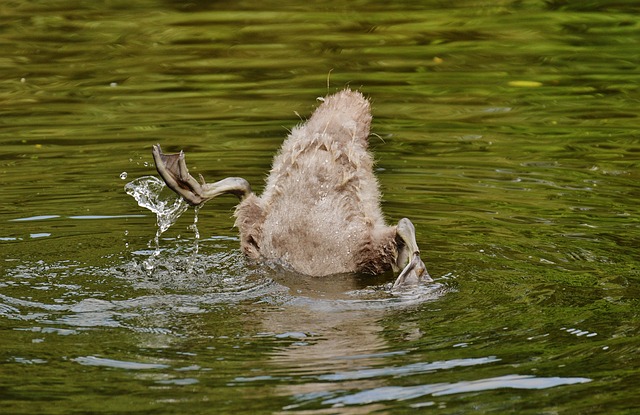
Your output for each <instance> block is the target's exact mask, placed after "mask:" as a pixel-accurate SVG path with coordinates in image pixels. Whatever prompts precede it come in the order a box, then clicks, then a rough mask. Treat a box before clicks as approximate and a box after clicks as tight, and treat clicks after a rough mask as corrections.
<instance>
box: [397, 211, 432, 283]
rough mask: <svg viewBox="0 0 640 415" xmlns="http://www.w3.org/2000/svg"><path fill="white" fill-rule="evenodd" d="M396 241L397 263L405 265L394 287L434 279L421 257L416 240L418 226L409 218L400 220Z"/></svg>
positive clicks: (400, 265) (399, 265)
mask: <svg viewBox="0 0 640 415" xmlns="http://www.w3.org/2000/svg"><path fill="white" fill-rule="evenodd" d="M396 241H397V243H398V259H397V260H396V264H395V265H396V266H397V267H398V268H400V267H402V266H404V269H403V270H402V272H401V273H400V275H398V278H397V279H396V282H394V283H393V288H394V289H396V288H403V287H411V286H416V285H418V284H420V283H422V282H429V281H432V280H431V276H430V275H429V273H428V272H427V267H426V266H425V265H424V262H422V259H421V258H420V248H418V243H417V242H416V228H415V227H414V226H413V223H411V221H410V220H409V219H407V218H402V219H400V221H398V225H397V227H396ZM405 264H406V265H405Z"/></svg>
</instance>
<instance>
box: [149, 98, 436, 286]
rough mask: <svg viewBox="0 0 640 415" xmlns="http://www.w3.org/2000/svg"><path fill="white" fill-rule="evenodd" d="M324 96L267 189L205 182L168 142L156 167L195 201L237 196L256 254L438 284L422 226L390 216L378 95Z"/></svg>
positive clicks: (320, 271) (158, 152)
mask: <svg viewBox="0 0 640 415" xmlns="http://www.w3.org/2000/svg"><path fill="white" fill-rule="evenodd" d="M321 101H322V103H321V104H320V106H318V108H317V109H316V110H315V111H314V113H313V114H312V115H311V118H309V119H308V120H307V121H306V122H305V123H303V124H301V125H298V126H297V127H295V128H293V130H292V131H291V133H290V134H289V136H288V137H287V139H286V140H285V141H284V142H283V144H282V147H281V148H280V151H279V153H278V154H277V155H276V156H275V158H274V160H273V164H272V168H271V172H270V174H269V177H268V178H267V180H266V186H265V188H264V191H263V193H262V195H261V196H257V195H256V194H255V193H253V192H252V191H251V186H250V185H249V183H248V182H247V181H246V180H245V179H243V178H240V177H228V178H225V179H222V180H220V181H218V182H215V183H206V182H205V181H204V178H202V176H200V180H201V183H200V182H198V181H197V180H196V179H194V178H193V177H192V176H191V175H190V174H189V170H188V168H187V165H186V161H185V156H184V153H183V152H182V151H181V152H180V153H179V154H164V153H163V152H162V149H161V148H160V145H159V144H156V145H154V146H153V150H152V153H153V158H154V161H155V165H156V169H157V170H158V173H159V174H160V176H161V178H162V179H163V180H164V181H165V183H166V184H167V186H168V187H169V188H170V189H172V190H173V191H175V192H176V193H177V194H178V195H180V196H182V198H184V200H186V201H187V202H188V203H189V204H191V205H194V206H199V205H202V204H204V203H205V202H207V201H208V200H211V199H213V198H215V197H217V196H220V195H223V194H232V195H235V196H237V197H238V198H239V199H240V202H239V204H238V205H237V207H236V210H235V214H234V216H235V218H236V220H235V226H236V227H237V228H238V229H239V231H240V245H241V248H242V251H243V252H244V253H245V254H246V256H248V257H250V258H253V259H258V260H271V261H278V262H281V263H283V264H285V265H287V266H289V267H290V268H292V269H293V270H295V271H297V272H299V273H302V274H307V275H310V276H326V275H330V274H338V273H352V272H362V273H368V274H379V273H383V272H386V271H389V270H393V271H394V272H398V271H400V270H402V271H401V272H400V274H399V276H398V277H397V279H396V281H395V283H394V285H393V287H394V288H400V287H407V286H415V285H418V284H421V283H425V282H429V281H431V277H430V276H429V273H428V272H427V270H426V267H425V264H424V262H423V261H422V259H421V258H420V250H419V248H418V244H417V242H416V236H415V235H416V233H415V228H414V226H413V223H412V222H411V221H410V220H409V219H407V218H403V219H400V221H399V222H398V223H397V224H396V225H394V226H388V225H386V223H385V221H384V218H383V215H382V210H381V208H380V191H379V189H378V181H377V179H376V177H375V176H374V174H373V157H372V155H371V153H370V152H369V150H368V144H369V143H368V137H369V129H370V126H371V118H372V117H371V108H370V104H369V101H368V100H367V99H366V98H365V97H364V96H363V95H362V94H361V93H360V92H358V91H352V90H350V89H344V90H342V91H340V92H338V93H335V94H333V95H330V96H327V97H325V98H324V99H321Z"/></svg>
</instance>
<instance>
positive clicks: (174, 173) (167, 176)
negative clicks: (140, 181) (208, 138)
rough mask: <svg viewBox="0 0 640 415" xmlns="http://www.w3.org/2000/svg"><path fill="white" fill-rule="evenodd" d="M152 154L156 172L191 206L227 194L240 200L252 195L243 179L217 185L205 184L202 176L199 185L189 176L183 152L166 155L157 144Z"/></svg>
mask: <svg viewBox="0 0 640 415" xmlns="http://www.w3.org/2000/svg"><path fill="white" fill-rule="evenodd" d="M152 153H153V160H154V161H155V164H156V170H158V173H159V174H160V177H161V178H162V180H164V182H165V183H166V184H167V186H168V187H169V188H170V189H171V190H173V191H174V192H176V193H177V194H178V195H180V196H182V198H183V199H184V200H186V201H187V203H189V204H190V205H193V206H198V205H201V204H203V203H205V202H206V201H207V200H210V199H213V198H214V197H216V196H219V195H221V194H225V193H230V194H233V195H236V196H237V197H238V198H240V199H243V198H245V197H246V196H247V195H249V194H250V193H251V186H250V185H249V182H247V181H246V180H245V179H243V178H241V177H227V178H226V179H223V180H220V181H218V182H215V183H205V181H204V178H203V177H202V176H200V181H201V183H199V182H198V181H197V180H196V179H194V178H193V176H191V175H190V174H189V169H188V168H187V163H186V161H185V158H184V153H183V152H182V151H181V152H180V153H178V154H164V153H163V152H162V149H161V148H160V144H155V145H154V146H153V150H152Z"/></svg>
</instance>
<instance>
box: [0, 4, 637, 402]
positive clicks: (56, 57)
mask: <svg viewBox="0 0 640 415" xmlns="http://www.w3.org/2000/svg"><path fill="white" fill-rule="evenodd" d="M574 3H575V4H574ZM0 10H1V11H2V13H1V15H2V25H1V29H0V43H1V46H2V51H3V52H2V54H1V55H0V72H1V74H2V77H1V78H0V113H1V116H0V126H1V128H0V144H1V147H0V200H1V203H0V224H1V226H0V252H1V253H0V333H1V336H2V341H0V412H2V413H15V414H34V413H49V414H58V413H60V414H69V413H104V414H108V413H110V414H117V413H154V414H158V413H279V414H329V413H348V414H369V413H385V414H386V413H389V414H391V413H409V412H414V411H416V410H420V411H422V412H425V413H428V412H433V413H442V414H449V413H450V414H454V413H455V414H460V413H470V412H474V413H476V412H477V413H518V414H540V413H562V414H565V413H566V414H574V413H580V414H600V413H602V414H605V413H606V414H611V413H616V414H631V413H634V411H635V410H636V409H634V408H636V406H637V404H638V403H637V392H638V386H637V385H638V384H640V358H639V356H640V353H639V352H640V317H639V313H640V302H639V298H640V272H639V270H638V264H639V263H640V253H639V250H638V246H640V220H639V215H640V186H639V185H638V183H640V182H639V181H640V120H639V118H638V115H639V112H638V106H639V100H640V68H639V64H640V52H639V51H640V23H639V21H638V18H637V16H638V12H640V5H638V3H637V2H619V1H608V0H596V1H587V2H565V1H560V0H558V1H555V0H550V1H546V2H542V1H528V0H525V1H506V0H505V1H482V0H475V1H455V2H442V1H423V2H397V3H393V2H391V3H388V2H387V4H384V5H383V4H379V3H377V2H369V1H359V2H347V3H345V2H325V3H322V4H321V5H320V4H319V5H317V6H316V5H314V4H311V3H309V4H298V3H294V2H291V3H288V2H282V1H279V2H269V1H267V2H243V1H241V2H236V1H234V2H225V1H222V2H204V1H192V2H178V1H168V0H165V1H159V0H147V1H145V0H143V1H137V2H124V1H107V2H94V1H66V0H65V1H55V0H47V1H22V2H9V3H6V2H5V4H3V5H1V6H0ZM345 86H350V87H352V88H356V89H359V90H361V91H363V93H365V94H366V95H367V96H368V97H370V99H371V101H372V103H373V115H374V123H373V127H372V131H373V132H374V135H372V137H371V147H372V150H373V151H374V153H375V158H376V160H377V166H376V171H377V175H378V177H379V180H380V186H381V190H382V192H383V194H384V196H383V198H384V200H383V210H384V211H385V214H386V215H387V217H388V220H389V222H390V223H392V222H396V221H397V220H398V219H400V218H401V217H404V216H406V217H409V218H411V220H412V221H413V223H414V224H415V225H416V228H417V239H418V244H419V245H420V247H421V249H422V252H423V259H424V260H425V263H426V264H427V267H428V269H429V271H430V273H431V275H432V277H434V280H435V283H434V284H433V285H430V286H428V287H421V288H420V289H417V290H414V291H411V292H407V293H403V294H394V293H392V292H390V291H389V289H388V284H389V283H390V282H392V281H393V276H392V275H382V276H379V277H373V278H371V277H369V278H367V277H366V276H362V275H347V276H340V277H329V278H324V279H320V278H308V277H301V276H299V275H295V274H293V273H290V272H286V271H283V270H281V269H276V268H271V267H267V266H261V265H259V264H253V263H251V262H249V261H247V260H246V259H245V258H244V257H243V256H242V254H241V253H240V250H239V240H238V236H237V232H236V230H235V229H233V228H232V224H233V218H232V217H231V216H232V213H233V207H234V204H235V200H234V199H233V198H231V197H229V198H219V199H216V200H215V203H213V202H212V203H209V204H207V205H206V206H205V208H203V209H202V210H200V212H199V214H198V222H197V229H196V228H195V227H194V226H193V224H194V211H193V210H192V209H191V210H189V211H187V212H185V213H184V214H182V216H181V217H180V218H179V219H178V220H177V222H176V223H175V224H174V225H173V226H172V227H171V228H170V229H168V230H167V231H166V232H165V233H163V234H162V235H161V236H160V238H159V240H158V243H157V245H156V242H155V235H156V230H157V226H156V217H155V215H154V214H153V213H151V212H150V211H148V210H146V209H143V208H141V207H139V206H138V205H137V204H136V202H135V201H134V199H133V198H131V197H130V196H129V195H128V194H127V193H126V192H125V189H124V187H125V185H126V184H127V183H130V182H132V181H134V180H137V179H140V178H144V177H147V176H153V175H155V174H156V173H155V168H154V166H153V164H152V158H151V146H152V145H153V144H155V143H157V142H159V143H161V144H162V145H163V148H165V150H167V151H169V152H173V151H178V150H180V149H184V150H185V152H186V153H187V155H188V160H189V164H190V166H191V171H192V172H193V173H195V174H198V173H201V174H203V175H204V176H205V177H206V178H208V179H209V180H213V179H219V178H222V177H226V176H242V177H244V178H246V179H247V180H248V181H249V182H250V183H252V184H253V186H254V189H256V190H257V191H261V189H262V187H263V183H264V178H265V176H266V174H267V172H268V170H269V166H270V163H271V159H272V157H273V155H274V154H275V152H276V151H277V149H278V147H279V146H280V143H281V142H282V140H283V138H284V137H285V136H286V134H287V131H288V129H290V128H292V127H293V126H294V125H296V124H297V123H299V122H300V120H301V119H305V118H306V117H308V116H309V114H311V112H312V111H313V108H315V106H317V101H316V98H317V97H320V96H324V95H326V94H327V93H331V92H334V91H337V90H339V89H341V88H343V87H345ZM162 197H166V198H167V200H169V201H171V200H172V199H171V198H172V197H173V196H172V195H171V194H170V192H165V193H163V196H162ZM196 230H197V231H198V233H199V235H197V234H196ZM197 236H199V238H198V237H197Z"/></svg>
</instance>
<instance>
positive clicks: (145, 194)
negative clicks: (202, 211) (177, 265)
mask: <svg viewBox="0 0 640 415" xmlns="http://www.w3.org/2000/svg"><path fill="white" fill-rule="evenodd" d="M164 188H165V184H164V182H163V181H162V180H160V179H158V178H157V177H154V176H144V177H140V178H138V179H135V180H133V181H131V182H129V183H127V184H126V185H125V186H124V190H125V192H127V194H128V195H130V196H132V197H133V198H134V199H135V200H136V202H138V205H140V206H141V207H143V208H146V209H149V210H150V211H152V212H153V213H155V214H156V223H157V225H158V230H157V231H156V236H155V238H154V243H155V251H154V252H153V255H152V257H151V258H149V259H148V260H147V261H145V264H144V266H145V268H146V269H147V270H149V271H151V270H153V268H154V265H153V258H155V257H157V256H158V255H160V235H162V234H163V233H164V232H165V231H166V230H167V229H169V228H170V227H171V226H172V225H173V224H174V223H176V221H177V220H178V218H179V217H180V216H181V215H182V214H183V213H184V212H185V211H186V210H187V209H188V208H189V205H188V204H187V202H185V201H184V200H183V199H182V198H181V197H175V198H173V199H172V198H162V197H161V196H160V194H161V192H162V190H163V189H164ZM196 213H197V212H196ZM196 222H197V214H196ZM192 226H194V227H195V223H194V225H192ZM195 229H196V235H197V236H198V237H199V233H198V232H197V228H195Z"/></svg>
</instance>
